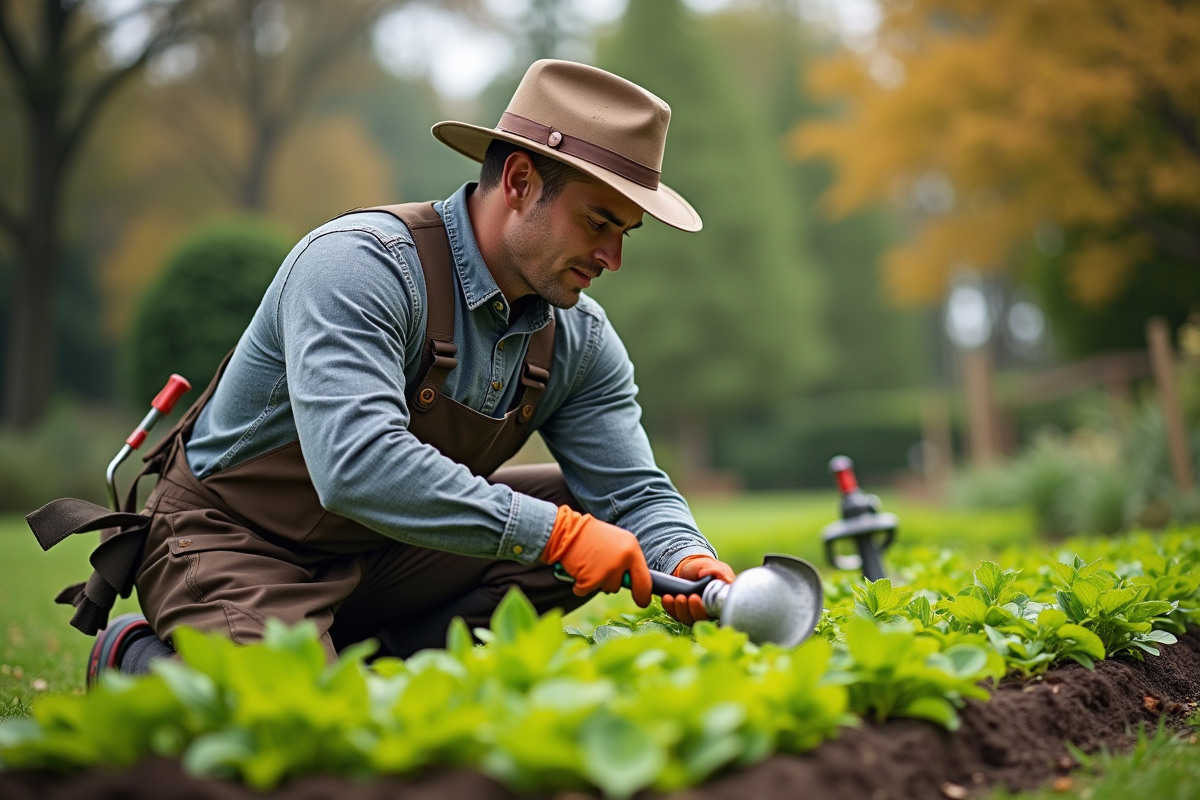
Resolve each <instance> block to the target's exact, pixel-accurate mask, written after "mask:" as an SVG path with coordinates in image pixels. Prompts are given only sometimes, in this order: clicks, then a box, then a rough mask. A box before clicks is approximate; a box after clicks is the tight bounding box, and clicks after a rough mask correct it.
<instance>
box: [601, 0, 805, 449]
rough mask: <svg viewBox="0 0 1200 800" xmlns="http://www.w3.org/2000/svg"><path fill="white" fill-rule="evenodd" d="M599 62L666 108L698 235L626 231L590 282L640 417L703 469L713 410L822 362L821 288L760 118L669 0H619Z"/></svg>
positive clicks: (673, 172) (761, 395) (748, 401)
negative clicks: (620, 260)
mask: <svg viewBox="0 0 1200 800" xmlns="http://www.w3.org/2000/svg"><path fill="white" fill-rule="evenodd" d="M599 61H600V66H602V67H604V68H606V69H609V70H612V71H613V72H615V73H617V74H619V75H621V76H623V77H625V78H628V79H629V80H631V81H633V82H635V83H638V84H640V85H642V86H645V87H646V88H647V89H649V90H650V91H653V92H655V93H656V94H659V95H660V96H661V97H663V98H664V99H665V100H667V102H668V103H670V104H671V108H672V118H671V129H670V133H669V136H668V142H667V151H666V158H665V160H664V164H663V177H664V180H665V182H666V183H668V184H669V185H670V186H671V187H672V188H674V189H677V190H678V191H679V192H680V193H681V194H682V195H683V196H684V197H686V198H688V199H689V200H690V201H691V202H692V203H693V204H694V205H695V206H696V208H697V210H698V211H699V212H700V213H701V215H702V216H703V217H704V219H705V228H704V230H703V231H702V232H701V233H696V234H685V233H681V232H679V231H675V230H672V229H668V228H666V227H665V226H662V225H658V224H655V223H654V222H653V220H650V219H649V218H647V225H646V228H645V229H643V230H639V231H637V232H635V233H634V234H633V235H632V237H631V239H630V242H629V245H628V248H627V250H628V252H627V255H626V262H627V264H628V265H629V266H628V268H629V269H630V270H632V272H631V273H630V274H629V275H628V276H617V277H614V278H609V279H606V280H602V281H600V282H599V283H598V284H597V286H596V290H595V292H594V293H595V295H596V297H597V298H598V299H599V300H600V301H601V302H603V303H604V305H605V308H606V309H607V310H608V313H609V315H610V317H611V318H612V320H613V323H614V325H615V326H616V328H617V330H618V331H620V333H621V336H622V337H623V339H624V340H625V342H626V343H627V346H628V348H629V351H630V354H631V356H632V357H633V361H634V363H635V364H636V365H637V370H638V372H637V376H638V378H637V379H638V384H639V386H641V388H642V389H643V392H642V394H641V400H642V403H643V406H644V408H645V411H646V418H647V423H648V425H650V426H652V427H654V428H657V429H658V430H663V429H664V428H667V427H674V428H675V429H676V431H677V433H678V435H679V442H680V445H681V451H682V452H683V454H684V455H683V457H684V458H685V459H690V460H692V461H693V463H692V464H690V465H687V464H685V465H683V466H686V467H690V468H691V469H693V470H696V471H700V470H703V469H704V468H705V467H707V464H705V463H703V462H704V458H705V454H706V450H707V447H708V443H709V441H710V431H711V426H712V425H713V424H715V423H717V422H720V421H721V420H722V415H725V414H729V413H732V412H740V411H744V410H746V409H750V408H766V407H769V406H770V405H771V404H772V403H774V402H775V401H777V400H778V399H779V398H781V397H784V396H786V395H788V394H789V393H791V392H794V391H795V390H796V389H797V388H798V387H800V386H802V385H804V384H805V383H806V382H809V381H812V380H813V379H814V378H816V377H818V376H819V375H820V374H821V373H822V371H823V370H824V369H825V368H826V367H827V366H828V359H827V354H828V342H827V340H826V337H825V335H824V331H823V329H822V326H821V323H820V313H821V308H822V301H823V296H824V295H823V288H824V287H823V286H822V284H821V280H820V276H819V274H818V273H817V271H816V269H815V267H814V265H813V260H812V257H811V256H810V254H809V253H808V252H807V250H806V249H805V247H804V240H803V236H802V233H801V232H802V227H803V226H801V225H798V220H799V218H800V211H799V208H798V207H797V204H796V202H795V199H794V196H793V194H792V193H791V191H790V189H789V186H788V184H787V179H786V177H785V163H784V162H783V160H782V157H781V155H780V151H779V148H778V147H777V146H776V145H775V144H774V142H773V141H772V136H771V131H770V125H769V123H768V122H767V120H766V119H765V118H764V116H763V115H762V114H761V113H760V109H759V108H758V107H757V106H755V105H754V104H753V103H752V102H750V101H749V99H748V98H747V97H746V94H745V92H743V91H742V90H741V89H740V88H739V86H738V83H737V81H736V80H735V78H734V72H733V70H732V68H731V67H730V65H729V63H728V62H727V61H726V60H725V59H723V58H722V57H721V52H720V50H719V48H718V47H717V46H716V45H715V44H714V43H713V42H712V41H711V40H710V39H708V38H707V37H705V36H704V34H703V32H702V31H700V30H698V29H697V27H696V26H695V25H694V19H693V17H692V16H691V15H690V14H689V13H688V12H687V11H686V10H685V9H684V8H683V7H682V5H681V4H680V3H679V2H678V0H640V1H639V2H637V3H632V4H630V6H629V8H628V10H627V12H626V16H625V19H624V20H623V22H622V24H621V27H620V30H619V31H618V32H617V34H615V36H614V37H613V38H612V39H611V40H610V41H607V42H604V43H602V46H601V48H600V58H599Z"/></svg>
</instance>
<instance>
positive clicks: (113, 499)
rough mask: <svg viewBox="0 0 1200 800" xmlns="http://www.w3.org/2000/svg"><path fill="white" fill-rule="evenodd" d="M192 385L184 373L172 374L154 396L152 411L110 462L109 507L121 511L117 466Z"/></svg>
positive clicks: (140, 443) (106, 474) (108, 474)
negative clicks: (118, 495)
mask: <svg viewBox="0 0 1200 800" xmlns="http://www.w3.org/2000/svg"><path fill="white" fill-rule="evenodd" d="M191 388H192V385H191V384H190V383H188V381H187V378H185V377H183V376H182V375H172V376H171V377H170V378H168V379H167V384H166V385H165V386H163V388H162V390H161V391H160V392H159V393H158V394H156V395H155V396H154V399H153V400H152V401H150V411H149V412H148V413H147V414H146V416H145V417H143V418H142V421H141V422H139V423H138V426H137V427H136V428H134V429H133V433H131V434H129V437H128V438H127V439H126V440H125V446H124V447H122V448H121V451H120V452H119V453H117V455H116V457H115V458H114V459H113V460H112V461H110V462H108V471H107V472H105V474H104V477H105V481H106V482H107V485H108V507H109V508H111V509H112V510H113V511H119V510H120V508H119V501H118V499H117V467H119V466H121V462H122V461H124V460H125V459H127V458H129V455H130V454H131V453H132V452H133V451H134V450H137V449H138V448H139V447H141V446H142V445H143V444H145V442H146V436H147V435H148V434H149V433H150V429H151V428H153V427H154V426H155V424H156V423H157V422H158V421H159V420H160V419H162V418H163V417H165V416H166V415H167V414H170V413H171V409H173V408H174V407H175V404H176V403H177V402H179V398H180V397H183V395H184V394H186V393H187V392H188V391H189V390H190V389H191Z"/></svg>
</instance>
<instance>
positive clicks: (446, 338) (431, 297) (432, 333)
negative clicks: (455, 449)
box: [360, 203, 458, 411]
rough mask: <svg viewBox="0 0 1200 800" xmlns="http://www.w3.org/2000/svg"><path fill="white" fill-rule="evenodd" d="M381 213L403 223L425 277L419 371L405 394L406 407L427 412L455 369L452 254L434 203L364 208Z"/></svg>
mask: <svg viewBox="0 0 1200 800" xmlns="http://www.w3.org/2000/svg"><path fill="white" fill-rule="evenodd" d="M360 210H361V211H383V212H386V213H388V214H391V215H392V216H393V217H396V218H397V219H399V220H400V221H401V222H403V223H404V224H405V225H406V226H407V227H408V231H409V233H410V234H411V235H412V238H413V243H414V244H415V245H416V246H417V258H418V259H420V261H421V272H422V273H424V275H425V299H426V303H425V304H426V307H427V309H428V313H427V315H426V321H425V344H424V345H423V346H422V348H421V367H420V369H419V370H418V371H417V380H416V381H414V384H415V387H416V388H414V389H412V390H411V391H409V392H408V400H409V403H410V404H411V405H413V406H415V407H416V408H417V409H419V410H421V411H428V410H429V409H431V408H433V404H434V403H436V402H437V399H438V397H439V396H441V394H442V386H443V385H444V384H445V382H446V378H447V377H448V376H449V375H450V370H452V369H454V368H455V367H457V366H458V359H457V358H455V355H457V353H458V347H457V346H456V345H455V344H454V294H455V287H454V254H453V253H451V251H450V237H449V236H448V235H447V233H446V223H445V222H443V221H442V218H441V217H440V216H438V213H437V211H435V210H434V208H433V203H399V204H397V205H391V206H376V207H375V208H364V209H360Z"/></svg>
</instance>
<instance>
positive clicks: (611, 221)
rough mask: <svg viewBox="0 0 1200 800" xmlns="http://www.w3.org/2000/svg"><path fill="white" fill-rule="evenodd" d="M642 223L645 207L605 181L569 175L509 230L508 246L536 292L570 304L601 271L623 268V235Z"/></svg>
mask: <svg viewBox="0 0 1200 800" xmlns="http://www.w3.org/2000/svg"><path fill="white" fill-rule="evenodd" d="M641 224H642V210H641V209H640V208H639V207H638V206H637V205H635V204H634V203H633V202H631V201H630V200H628V199H626V198H625V197H624V196H623V195H621V194H620V193H618V192H617V191H616V190H615V189H613V188H611V187H610V186H608V185H607V184H604V183H600V182H599V181H588V182H586V183H585V182H582V181H571V182H569V183H567V184H566V185H565V186H563V187H562V190H561V191H560V192H559V194H558V195H557V196H556V197H554V198H553V199H552V200H550V201H548V202H545V203H537V204H536V205H535V206H534V207H533V208H532V209H531V210H530V212H529V213H528V214H527V215H526V216H525V217H524V218H523V219H522V220H521V222H520V224H518V225H517V226H516V227H514V228H513V229H512V230H511V231H510V232H509V237H508V239H509V240H508V251H509V255H510V257H511V259H512V264H513V268H514V269H515V270H516V272H517V274H518V276H519V277H520V278H521V279H522V280H523V281H524V283H525V284H526V285H527V286H528V287H529V289H530V290H531V291H532V292H534V293H536V294H538V295H541V296H542V297H543V298H544V299H545V300H546V302H548V303H550V305H552V306H555V307H557V308H570V307H572V306H573V305H575V304H576V303H578V302H579V293H580V292H581V291H582V290H584V289H586V288H588V286H590V285H591V283H592V281H593V280H595V279H596V278H598V277H599V276H600V273H602V272H603V271H604V270H612V271H614V272H615V271H616V270H618V269H620V268H621V247H622V245H623V244H624V237H625V236H626V235H627V234H628V233H629V231H630V230H632V229H634V228H637V227H639V226H640V225H641Z"/></svg>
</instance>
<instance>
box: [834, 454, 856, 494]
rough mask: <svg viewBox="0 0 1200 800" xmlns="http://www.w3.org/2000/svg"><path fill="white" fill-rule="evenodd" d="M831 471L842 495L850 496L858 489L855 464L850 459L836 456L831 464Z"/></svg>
mask: <svg viewBox="0 0 1200 800" xmlns="http://www.w3.org/2000/svg"><path fill="white" fill-rule="evenodd" d="M829 471H830V472H832V473H833V478H834V480H835V481H837V487H838V489H839V490H840V491H841V493H842V494H849V493H850V492H853V491H854V490H855V489H857V488H858V478H856V477H854V462H853V461H851V460H850V459H849V457H847V456H835V457H834V458H833V459H831V460H830V462H829Z"/></svg>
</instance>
